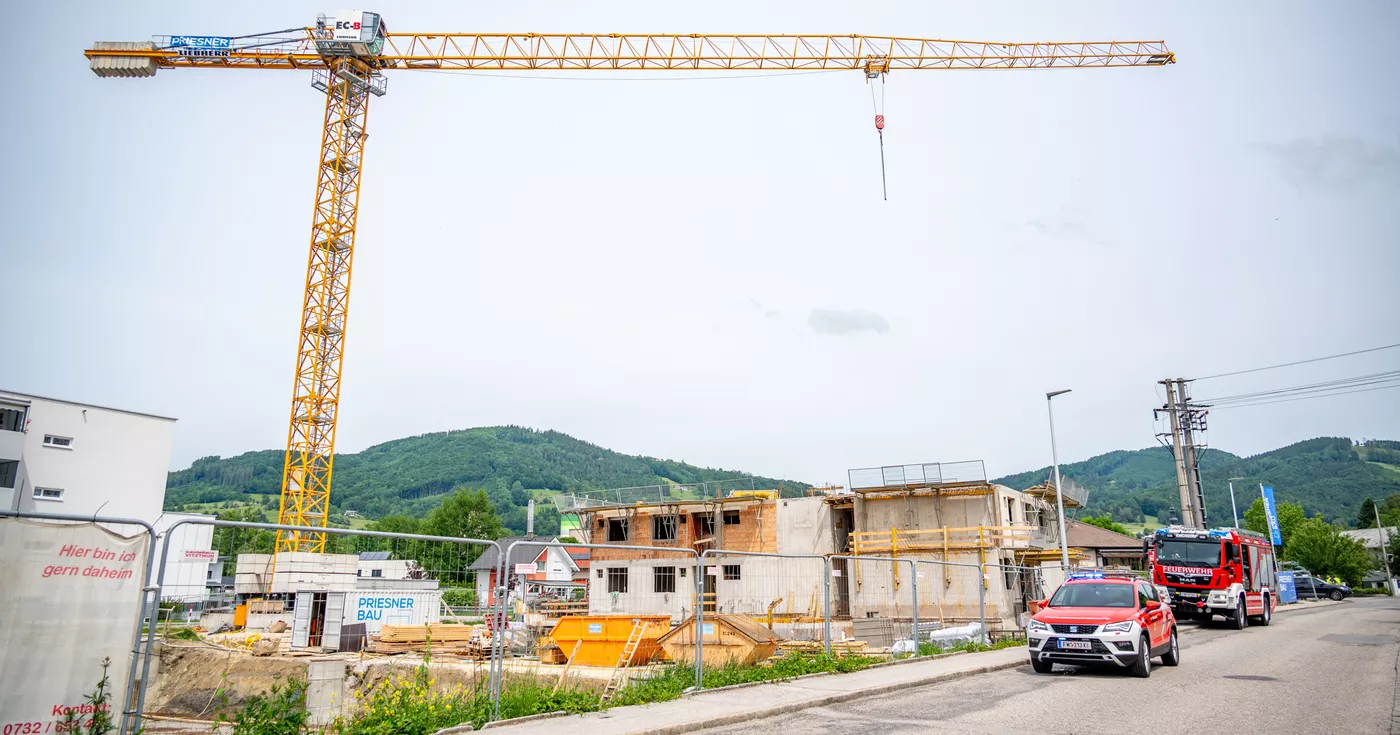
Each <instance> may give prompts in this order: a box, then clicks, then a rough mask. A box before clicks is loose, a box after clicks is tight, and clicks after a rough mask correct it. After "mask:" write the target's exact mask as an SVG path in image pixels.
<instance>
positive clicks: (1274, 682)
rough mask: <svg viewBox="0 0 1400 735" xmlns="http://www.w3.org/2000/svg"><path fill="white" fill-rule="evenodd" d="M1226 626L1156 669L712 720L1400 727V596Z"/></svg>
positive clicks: (869, 725) (929, 727) (824, 725)
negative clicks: (1240, 627)
mask: <svg viewBox="0 0 1400 735" xmlns="http://www.w3.org/2000/svg"><path fill="white" fill-rule="evenodd" d="M1218 626H1219V624H1217V625H1216V626H1206V627H1202V626H1200V625H1198V624H1195V623H1186V624H1183V625H1182V632H1183V635H1182V636H1181V650H1182V655H1181V659H1182V660H1181V665H1180V666H1179V667H1176V668H1171V667H1166V666H1161V665H1160V664H1158V665H1155V666H1154V667H1153V671H1152V677H1151V678H1150V679H1135V678H1132V677H1130V676H1127V675H1126V674H1123V673H1121V672H1118V671H1109V670H1102V669H1089V668H1075V667H1065V666H1057V667H1056V669H1055V672H1056V673H1054V674H1048V675H1037V674H1035V673H1034V672H1032V671H1031V669H1030V666H1029V665H1027V666H1024V667H1021V668H1019V669H1011V670H1007V671H1002V672H997V673H993V674H987V675H984V676H978V677H972V678H969V679H963V680H960V681H955V682H950V683H948V684H942V685H933V686H927V687H920V688H917V689H911V690H909V691H906V692H901V693H899V694H892V695H885V696H881V697H875V698H871V699H869V700H866V701H862V702H849V703H845V704H840V705H835V706H831V707H819V708H814V709H810V710H805V711H803V712H799V713H796V714H792V715H786V716H782V717H774V718H770V719H767V720H757V721H754V722H750V723H746V724H744V725H738V726H733V727H727V728H722V729H717V730H707V731H705V732H708V733H711V734H712V735H719V734H720V733H724V734H726V735H728V734H730V733H782V734H783V735H792V734H793V733H801V735H825V734H827V733H831V734H832V735H850V733H862V734H865V733H871V734H874V733H1008V732H1024V733H1035V734H1036V735H1044V734H1045V733H1112V734H1115V735H1116V734H1118V733H1123V732H1128V731H1131V730H1138V729H1144V730H1147V731H1153V732H1162V733H1184V732H1197V731H1202V730H1207V729H1209V730H1213V731H1214V730H1220V731H1224V730H1228V731H1229V732H1230V733H1231V734H1232V735H1248V734H1249V733H1267V734H1269V735H1277V733H1283V732H1299V733H1365V734H1366V735H1377V734H1378V733H1397V734H1400V730H1393V729H1392V724H1391V723H1392V714H1397V715H1400V710H1397V709H1395V708H1396V707H1397V706H1400V698H1397V687H1396V684H1397V681H1396V674H1397V671H1396V666H1397V654H1398V653H1400V600H1397V599H1395V598H1362V599H1357V600H1348V601H1347V602H1346V603H1343V604H1340V605H1332V606H1329V607H1324V608H1321V609H1317V610H1306V609H1304V610H1298V611H1292V612H1288V613H1285V614H1281V615H1278V616H1276V617H1275V618H1274V622H1273V625H1272V626H1270V627H1268V628H1260V627H1250V628H1247V629H1246V630H1244V631H1232V630H1226V629H1223V628H1221V627H1218ZM1227 720H1229V721H1231V723H1232V724H1230V725H1229V726H1228V727H1223V725H1224V722H1225V721H1227ZM1397 722H1400V720H1397Z"/></svg>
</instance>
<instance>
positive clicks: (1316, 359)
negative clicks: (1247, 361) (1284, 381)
mask: <svg viewBox="0 0 1400 735" xmlns="http://www.w3.org/2000/svg"><path fill="white" fill-rule="evenodd" d="M1396 347H1400V342H1396V343H1395V344H1393V345H1384V346H1381V347H1372V348H1370V349H1365V350H1357V351H1355V352H1343V353H1341V354H1339V355H1328V356H1326V357H1314V358H1312V359H1310V360H1298V361H1297V362H1285V363H1281V364H1278V365H1267V366H1265V367H1257V368H1250V369H1248V370H1236V371H1234V372H1232V373H1219V374H1217V375H1206V376H1204V377H1200V378H1192V380H1210V379H1211V378H1225V377H1228V376H1231V375H1244V374H1245V373H1257V372H1259V371H1261V370H1274V369H1276V368H1285V367H1293V366H1294V365H1306V364H1307V363H1310V362H1322V361H1323V360H1335V359H1337V358H1339V357H1351V356H1352V355H1364V354H1366V353H1367V352H1380V351H1381V350H1390V349H1394V348H1396Z"/></svg>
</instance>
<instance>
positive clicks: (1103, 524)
mask: <svg viewBox="0 0 1400 735" xmlns="http://www.w3.org/2000/svg"><path fill="white" fill-rule="evenodd" d="M1080 520H1081V521H1083V522H1084V523H1087V524H1089V525H1090V526H1098V527H1099V528H1102V529H1106V530H1109V531H1113V532H1114V533H1121V534H1123V535H1124V536H1131V535H1132V534H1130V533H1128V529H1126V528H1124V527H1123V526H1122V525H1120V524H1118V523H1114V522H1113V519H1112V518H1110V517H1108V516H1098V517H1094V516H1085V517H1084V518H1081V519H1080Z"/></svg>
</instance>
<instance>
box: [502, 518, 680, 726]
mask: <svg viewBox="0 0 1400 735" xmlns="http://www.w3.org/2000/svg"><path fill="white" fill-rule="evenodd" d="M568 550H574V551H575V553H577V552H582V551H587V556H588V561H587V569H586V570H585V573H586V579H587V584H586V587H585V588H584V592H583V594H584V595H585V596H584V597H583V598H582V599H581V600H580V601H577V602H575V603H573V604H571V605H563V606H557V605H553V604H551V602H550V601H539V600H537V599H536V598H534V597H531V596H528V595H527V597H526V598H525V599H524V600H523V601H522V602H521V603H519V604H517V605H516V606H515V608H513V613H512V614H511V615H510V617H511V619H510V620H509V621H508V622H507V626H508V627H509V629H510V631H511V633H510V636H509V637H508V638H507V639H506V643H507V645H506V646H504V647H503V648H502V649H501V650H499V651H498V652H497V656H498V661H497V667H498V669H500V670H501V671H502V672H503V677H502V681H504V682H506V683H507V684H509V681H510V679H511V677H513V676H521V677H533V678H536V679H538V678H540V676H541V674H542V673H543V674H544V675H546V676H550V675H554V676H557V679H558V681H557V685H558V686H564V685H566V684H568V685H573V686H579V687H590V688H595V689H602V690H603V691H604V694H605V696H611V693H612V692H613V691H615V690H616V689H617V688H620V687H622V686H625V685H626V683H627V681H628V680H630V679H631V678H633V677H634V676H636V675H638V673H639V672H642V673H648V672H651V671H654V670H655V667H657V666H659V665H661V664H660V662H661V661H664V660H666V659H668V658H674V657H672V656H668V653H667V651H668V650H670V649H675V648H677V646H676V644H674V643H672V642H671V638H674V636H671V638H665V637H666V636H667V634H669V633H671V632H672V631H673V630H676V629H678V628H680V627H682V626H684V625H685V624H686V623H687V621H690V620H691V619H692V618H693V617H694V615H695V610H696V607H697V605H698V604H699V602H698V601H699V596H700V589H701V584H702V581H701V580H700V566H699V554H698V553H697V552H696V551H695V550H693V549H691V548H689V547H684V546H640V545H629V544H589V543H574V542H560V541H531V540H520V541H515V542H513V543H512V544H511V545H510V546H509V547H507V549H506V552H505V561H506V563H507V566H506V568H504V569H503V572H504V576H505V577H506V578H510V577H512V576H519V575H518V572H519V571H520V570H519V569H516V568H515V567H514V566H512V565H515V564H518V563H520V562H519V561H518V560H519V559H523V558H527V557H533V556H540V555H544V554H546V553H558V552H561V551H568ZM579 555H581V554H579ZM663 639H664V640H663ZM688 650H689V649H688V648H687V649H686V651H683V652H688ZM548 663H556V664H565V665H564V666H563V667H561V668H560V669H558V673H557V675H555V674H552V670H546V669H544V664H548ZM546 672H549V673H546ZM568 677H572V679H569V678H568ZM499 706H500V700H499V692H498V697H497V700H496V702H495V708H496V714H497V715H499Z"/></svg>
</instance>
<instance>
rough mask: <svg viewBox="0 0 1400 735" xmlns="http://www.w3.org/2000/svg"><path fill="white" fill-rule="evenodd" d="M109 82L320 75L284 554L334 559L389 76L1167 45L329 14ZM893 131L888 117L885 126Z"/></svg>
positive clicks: (108, 49)
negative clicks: (363, 208) (362, 214)
mask: <svg viewBox="0 0 1400 735" xmlns="http://www.w3.org/2000/svg"><path fill="white" fill-rule="evenodd" d="M84 54H85V56H86V57H87V59H88V64H89V67H90V68H91V69H92V71H93V72H95V73H96V74H97V75H98V76H99V77H153V76H155V75H156V72H157V71H159V70H161V69H258V70H283V71H309V72H310V75H311V86H312V87H314V88H315V89H316V90H318V91H319V92H320V93H322V94H323V95H324V96H325V112H324V117H323V120H322V133H321V158H320V164H319V166H318V169H317V179H316V199H315V205H314V208H313V211H312V218H311V238H310V240H311V242H310V255H309V257H308V260H307V268H306V287H305V295H304V298H303V301H302V313H301V321H300V324H299V327H298V334H297V360H296V373H295V378H294V381H293V388H292V409H291V420H290V422H289V427H288V430H287V452H286V459H285V463H284V467H283V473H282V494H281V504H280V507H279V510H278V515H277V522H278V523H279V524H283V525H288V526H297V527H300V528H305V529H306V530H305V531H301V530H297V531H288V532H279V533H278V537H277V551H278V552H282V551H311V552H322V551H324V550H325V543H326V541H325V533H324V532H323V531H320V530H318V529H324V528H325V527H326V520H327V516H328V514H329V511H330V491H331V473H332V467H333V464H334V460H335V454H334V453H335V431H336V423H337V419H338V418H339V415H338V414H339V407H340V378H341V368H342V363H343V360H344V355H345V352H344V347H345V331H346V319H347V317H348V314H349V306H350V275H351V265H352V262H353V257H354V252H355V233H356V224H357V219H358V215H359V204H360V177H361V170H362V169H361V167H362V165H363V163H364V153H365V140H366V137H365V130H366V120H367V114H368V111H369V101H370V99H371V98H372V97H382V96H383V95H384V94H385V92H386V91H387V73H388V72H400V71H414V70H476V71H513V72H541V71H548V72H560V71H569V72H572V71H579V72H582V71H591V72H600V71H601V72H617V71H634V72H653V71H655V72H666V71H685V72H705V71H722V70H723V71H736V70H737V71H811V70H827V69H830V70H835V69H849V70H853V71H859V72H862V73H863V74H864V75H865V77H866V79H867V80H874V79H882V78H883V76H884V75H885V74H888V73H890V72H893V71H905V70H909V71H914V70H949V71H952V70H977V69H983V70H990V69H1001V70H1010V69H1067V68H1101V67H1140V66H1149V67H1150V66H1166V65H1168V64H1173V63H1175V62H1176V57H1175V55H1174V54H1172V52H1171V51H1169V50H1168V49H1167V46H1166V44H1165V43H1164V42H1162V41H1104V42H1091V43H1041V42H1036V43H994V42H982V41H949V40H936V39H925V38H904V37H891V36H862V35H830V36H827V35H789V34H694V33H691V34H664V33H658V34H650V33H637V34H629V33H603V34H592V33H390V32H389V31H388V29H387V28H386V27H385V24H384V20H383V18H381V16H380V15H379V14H378V13H371V12H364V11H360V10H354V11H339V12H336V13H330V14H323V15H321V16H319V17H317V19H316V24H315V25H314V26H311V27H303V28H289V29H286V30H282V31H276V32H272V33H263V34H253V35H246V36H232V37H230V36H155V37H153V39H152V40H150V41H137V42H127V41H107V42H98V43H96V44H95V45H94V46H93V48H91V49H88V50H87V51H86V52H84ZM876 122H877V129H881V130H882V129H883V127H884V119H883V116H877V121H876Z"/></svg>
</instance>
